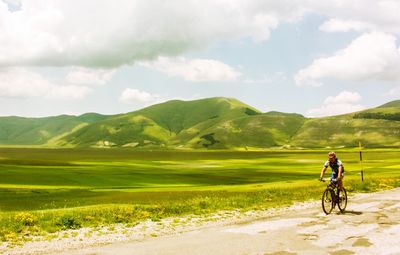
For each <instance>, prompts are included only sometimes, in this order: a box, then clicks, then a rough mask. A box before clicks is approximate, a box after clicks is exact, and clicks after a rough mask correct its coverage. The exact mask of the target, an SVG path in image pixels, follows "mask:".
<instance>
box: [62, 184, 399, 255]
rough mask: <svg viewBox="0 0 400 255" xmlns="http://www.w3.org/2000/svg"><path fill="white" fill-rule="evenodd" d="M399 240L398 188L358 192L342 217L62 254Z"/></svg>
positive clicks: (270, 222)
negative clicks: (370, 192) (366, 192)
mask: <svg viewBox="0 0 400 255" xmlns="http://www.w3.org/2000/svg"><path fill="white" fill-rule="evenodd" d="M399 240H400V188H397V189H393V190H389V191H384V192H378V193H373V194H359V195H357V196H356V197H354V198H353V199H351V200H350V201H349V204H348V207H347V211H346V212H345V213H344V214H339V213H338V210H337V208H336V209H335V211H334V212H332V214H330V215H325V214H324V213H322V212H321V208H320V206H315V207H313V208H311V209H310V208H307V209H300V210H296V211H289V212H287V213H285V214H282V215H279V216H274V217H270V218H265V219H262V220H259V221H255V222H250V223H246V224H241V225H231V226H219V227H211V228H205V229H200V230H197V231H190V232H186V233H182V234H177V235H173V236H164V237H155V238H149V239H147V240H144V241H141V242H130V243H116V244H111V245H107V246H101V247H94V248H87V249H83V250H75V251H71V250H69V251H66V252H65V253H64V254H90V255H94V254H138V255H139V254H140V255H142V254H163V255H165V254H173V255H177V254H230V255H231V254H343V255H346V254H400V242H399ZM58 254H59V253H58Z"/></svg>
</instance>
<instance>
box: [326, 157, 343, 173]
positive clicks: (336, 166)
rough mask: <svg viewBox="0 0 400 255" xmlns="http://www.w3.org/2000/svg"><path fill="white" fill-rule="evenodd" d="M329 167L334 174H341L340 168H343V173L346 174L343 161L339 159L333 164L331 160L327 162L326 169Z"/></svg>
mask: <svg viewBox="0 0 400 255" xmlns="http://www.w3.org/2000/svg"><path fill="white" fill-rule="evenodd" d="M328 166H330V167H331V169H332V173H335V175H338V174H339V166H342V173H344V165H343V164H342V161H340V160H339V159H336V160H335V161H334V162H332V163H331V162H330V161H329V160H327V161H326V162H325V164H324V167H328Z"/></svg>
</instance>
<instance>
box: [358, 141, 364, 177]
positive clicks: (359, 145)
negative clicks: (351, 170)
mask: <svg viewBox="0 0 400 255" xmlns="http://www.w3.org/2000/svg"><path fill="white" fill-rule="evenodd" d="M358 147H359V148H360V167H361V181H362V182H363V181H364V169H363V164H362V161H363V159H362V146H361V142H360V141H359V142H358Z"/></svg>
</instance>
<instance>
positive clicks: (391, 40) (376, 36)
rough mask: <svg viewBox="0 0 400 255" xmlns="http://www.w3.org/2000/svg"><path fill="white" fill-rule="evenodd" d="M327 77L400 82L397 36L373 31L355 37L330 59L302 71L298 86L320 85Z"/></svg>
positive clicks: (298, 76)
mask: <svg viewBox="0 0 400 255" xmlns="http://www.w3.org/2000/svg"><path fill="white" fill-rule="evenodd" d="M324 78H334V79H338V80H345V81H365V80H383V81H398V80H400V50H399V48H398V47H397V45H396V37H395V36H393V35H389V34H386V33H379V32H371V33H366V34H363V35H361V36H360V37H358V38H356V39H355V40H354V41H352V42H351V44H350V45H349V46H348V47H347V48H345V49H343V50H340V51H338V52H336V53H335V54H334V55H333V56H331V57H326V58H319V59H316V60H314V61H313V63H312V64H311V65H310V66H308V67H306V68H304V69H302V70H300V71H299V72H298V73H297V74H296V76H295V81H296V84H297V85H300V86H301V85H310V86H320V85H322V83H321V82H320V81H319V80H320V79H324Z"/></svg>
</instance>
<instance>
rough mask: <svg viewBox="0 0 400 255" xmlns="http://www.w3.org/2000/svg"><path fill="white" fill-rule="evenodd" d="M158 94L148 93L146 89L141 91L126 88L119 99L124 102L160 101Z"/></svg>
mask: <svg viewBox="0 0 400 255" xmlns="http://www.w3.org/2000/svg"><path fill="white" fill-rule="evenodd" d="M160 99H161V98H160V96H158V95H155V94H150V93H148V92H146V91H141V90H138V89H131V88H126V89H125V90H124V91H123V92H122V94H121V96H120V98H119V100H120V101H121V102H122V103H125V104H134V103H143V104H152V103H156V102H158V101H160Z"/></svg>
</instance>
